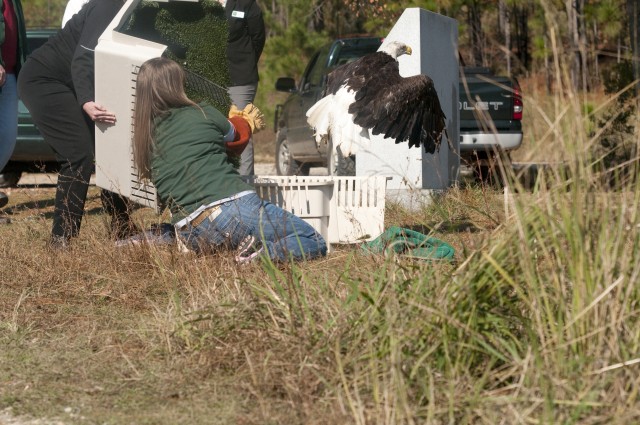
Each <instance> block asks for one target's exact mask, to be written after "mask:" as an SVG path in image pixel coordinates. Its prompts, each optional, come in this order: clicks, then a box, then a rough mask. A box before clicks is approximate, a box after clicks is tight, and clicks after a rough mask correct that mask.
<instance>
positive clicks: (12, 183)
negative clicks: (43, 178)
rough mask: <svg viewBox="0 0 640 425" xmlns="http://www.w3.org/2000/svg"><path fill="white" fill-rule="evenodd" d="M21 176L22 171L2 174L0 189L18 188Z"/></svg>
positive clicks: (0, 174) (0, 175) (0, 176)
mask: <svg viewBox="0 0 640 425" xmlns="http://www.w3.org/2000/svg"><path fill="white" fill-rule="evenodd" d="M21 176H22V172H21V171H5V172H3V173H0V188H5V187H16V186H17V185H18V182H19V181H20V177H21Z"/></svg>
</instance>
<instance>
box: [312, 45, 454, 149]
mask: <svg viewBox="0 0 640 425" xmlns="http://www.w3.org/2000/svg"><path fill="white" fill-rule="evenodd" d="M396 44H397V45H399V46H402V47H403V48H405V49H407V50H409V52H410V49H408V48H407V46H405V45H404V44H402V43H396ZM400 54H402V53H400ZM396 57H397V55H395V56H394V55H393V53H391V54H389V53H385V52H383V51H379V52H376V53H372V54H370V55H366V56H363V57H361V58H360V59H357V60H356V61H353V62H351V63H348V64H346V65H343V66H341V67H339V68H336V69H335V70H334V71H332V72H331V73H330V74H329V75H328V78H327V86H326V89H325V93H324V94H325V96H324V97H323V98H322V99H321V100H320V101H318V102H317V103H316V104H315V105H314V106H313V107H311V109H309V111H308V112H307V117H308V122H309V124H310V125H312V126H313V127H314V128H315V129H316V141H318V142H320V140H326V138H327V136H328V135H329V134H330V135H331V138H332V141H333V143H334V145H344V144H347V148H346V149H345V148H342V151H343V152H345V153H346V152H351V153H354V151H355V150H356V149H354V148H353V145H354V144H355V145H356V146H355V147H356V148H357V145H362V144H363V140H362V139H363V138H364V139H368V134H366V133H367V131H366V130H365V131H364V132H363V131H362V130H363V129H368V130H369V131H371V134H374V135H377V134H382V135H383V136H384V137H386V138H391V139H395V142H396V143H401V142H405V141H408V143H409V147H414V146H423V147H424V149H425V151H426V152H428V153H434V152H435V151H436V150H438V149H439V147H440V142H441V140H442V135H443V133H444V134H446V128H445V124H446V116H445V114H444V112H443V111H442V108H441V106H440V100H439V99H438V94H437V93H436V90H435V87H434V84H433V80H432V79H431V78H430V77H428V76H427V75H416V76H413V77H408V78H403V77H402V76H401V75H400V72H399V66H398V61H397V60H396ZM345 117H348V119H345ZM350 125H353V126H354V127H355V129H349V128H348V127H349V126H350ZM365 134H366V136H367V137H364V136H365ZM352 135H356V136H355V137H353V139H356V140H349V139H350V138H352V137H351V136H352ZM345 139H346V140H345ZM357 139H360V140H357ZM349 147H352V148H351V149H350V148H349Z"/></svg>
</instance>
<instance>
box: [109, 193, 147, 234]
mask: <svg viewBox="0 0 640 425" xmlns="http://www.w3.org/2000/svg"><path fill="white" fill-rule="evenodd" d="M100 199H101V200H102V206H103V208H104V209H105V211H106V212H107V213H108V214H109V215H110V216H111V224H110V229H109V233H110V236H111V238H112V239H115V240H121V239H126V238H129V237H131V236H133V235H135V234H137V233H140V229H139V228H138V226H136V225H135V224H134V223H133V222H132V221H131V212H132V211H133V205H132V204H131V202H130V201H129V200H127V199H126V198H124V197H122V196H120V195H118V194H117V193H114V192H111V191H108V190H103V191H102V192H101V193H100Z"/></svg>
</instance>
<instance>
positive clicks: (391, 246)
mask: <svg viewBox="0 0 640 425" xmlns="http://www.w3.org/2000/svg"><path fill="white" fill-rule="evenodd" d="M360 250H361V252H362V253H363V254H390V253H392V252H393V253H396V254H399V255H403V256H407V257H412V258H419V259H425V260H450V259H452V258H453V255H454V254H455V250H454V249H453V247H452V246H451V245H449V244H447V243H446V242H443V241H441V240H440V239H436V238H432V237H429V236H427V235H424V234H422V233H420V232H416V231H415V230H411V229H405V228H402V227H397V226H393V227H390V228H388V229H387V230H385V231H384V233H382V234H381V235H380V236H378V237H377V238H376V239H374V240H372V241H370V242H365V243H364V244H363V245H361V246H360Z"/></svg>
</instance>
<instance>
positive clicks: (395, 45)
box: [382, 41, 413, 59]
mask: <svg viewBox="0 0 640 425" xmlns="http://www.w3.org/2000/svg"><path fill="white" fill-rule="evenodd" d="M382 51H383V52H385V53H386V54H388V55H389V56H391V57H392V58H394V59H398V57H399V56H402V55H410V54H411V52H413V50H411V47H409V46H407V45H406V44H404V43H403V42H401V41H392V42H391V43H389V44H387V45H386V46H384V47H383V48H382Z"/></svg>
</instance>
